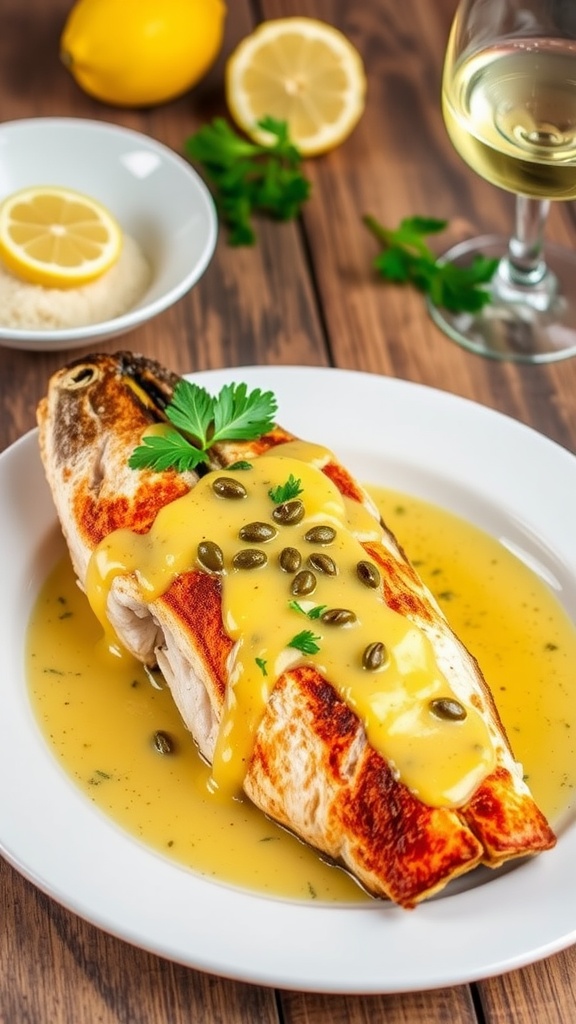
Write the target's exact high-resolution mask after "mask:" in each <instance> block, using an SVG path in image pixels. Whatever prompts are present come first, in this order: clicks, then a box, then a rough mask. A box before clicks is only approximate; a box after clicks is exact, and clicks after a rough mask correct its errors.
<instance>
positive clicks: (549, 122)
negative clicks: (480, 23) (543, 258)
mask: <svg viewBox="0 0 576 1024" xmlns="http://www.w3.org/2000/svg"><path fill="white" fill-rule="evenodd" d="M452 45H453V44H452V41H451V43H450V44H449V48H448V54H447V58H446V64H445V70H444V83H443V96H442V106H443V114H444V120H445V123H446V127H447V130H448V134H449V136H450V138H451V140H452V143H453V145H454V146H455V148H456V149H457V151H458V153H459V154H460V156H461V157H462V158H463V159H464V160H465V161H466V163H468V164H469V165H470V166H471V167H472V168H473V170H475V171H476V173H477V174H479V175H480V176H481V177H482V178H485V179H486V180H487V181H490V182H491V183H492V184H494V185H498V186H500V187H501V188H504V189H507V190H508V191H510V192H515V193H517V194H519V195H522V196H528V197H530V198H534V199H574V198H576V43H574V42H570V41H566V40H562V39H558V40H556V39H530V38H527V39H522V40H516V41H514V42H512V41H510V42H506V43H502V44H501V45H499V46H494V47H490V48H488V49H485V50H482V51H480V52H479V53H476V54H474V55H473V56H471V57H469V58H468V59H466V58H464V59H463V60H462V61H461V62H460V63H459V64H456V66H454V63H453V59H452V56H451V46H452Z"/></svg>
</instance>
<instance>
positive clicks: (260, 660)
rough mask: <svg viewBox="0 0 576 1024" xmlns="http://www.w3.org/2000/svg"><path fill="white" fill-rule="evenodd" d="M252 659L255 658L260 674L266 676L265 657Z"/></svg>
mask: <svg viewBox="0 0 576 1024" xmlns="http://www.w3.org/2000/svg"><path fill="white" fill-rule="evenodd" d="M254 660H255V662H256V664H257V665H258V668H259V669H260V671H261V673H262V675H263V676H267V675H268V669H267V667H266V666H267V661H266V659H265V658H255V659H254Z"/></svg>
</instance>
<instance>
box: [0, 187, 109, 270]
mask: <svg viewBox="0 0 576 1024" xmlns="http://www.w3.org/2000/svg"><path fill="white" fill-rule="evenodd" d="M121 248H122V231H121V229H120V227H119V225H118V224H117V222H116V220H115V219H114V217H113V216H112V215H111V214H110V213H109V212H108V210H106V209H105V208H104V207H103V206H102V205H101V204H100V203H98V202H97V201H96V200H95V199H92V198H90V197H89V196H85V195H83V194H82V193H80V192H76V191H74V190H73V189H69V188H59V187H56V186H37V187H33V188H25V189H21V190H20V191H19V192H14V193H13V194H12V195H10V196H7V198H6V199H4V200H3V202H2V203H1V204H0V258H1V259H2V260H3V262H4V264H5V265H6V267H7V268H8V270H11V271H12V272H13V273H14V274H16V276H17V277H20V278H22V279H23V280H24V281H29V282H31V283H32V284H40V285H44V286H46V287H52V288H77V287H79V286H80V285H83V284H87V283H88V282H89V281H94V280H95V279H96V278H97V277H101V275H102V274H104V272H105V271H106V270H108V269H109V268H110V267H111V266H112V264H113V263H115V262H116V260H117V259H118V256H119V255H120V250H121Z"/></svg>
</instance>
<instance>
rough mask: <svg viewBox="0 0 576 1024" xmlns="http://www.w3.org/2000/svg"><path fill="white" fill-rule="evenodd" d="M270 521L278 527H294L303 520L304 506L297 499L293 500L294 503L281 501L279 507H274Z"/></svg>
mask: <svg viewBox="0 0 576 1024" xmlns="http://www.w3.org/2000/svg"><path fill="white" fill-rule="evenodd" d="M272 519H273V520H274V522H275V523H279V525H280V526H295V524H296V523H299V522H301V521H302V519H304V505H303V504H302V502H301V501H300V499H299V498H295V499H294V501H283V502H282V504H281V505H276V508H275V509H274V511H273V512H272Z"/></svg>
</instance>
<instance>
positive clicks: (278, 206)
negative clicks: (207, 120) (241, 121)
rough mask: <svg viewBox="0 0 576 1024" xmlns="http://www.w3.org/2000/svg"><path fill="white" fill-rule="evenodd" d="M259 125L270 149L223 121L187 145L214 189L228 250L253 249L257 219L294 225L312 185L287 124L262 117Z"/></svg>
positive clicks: (186, 147)
mask: <svg viewBox="0 0 576 1024" xmlns="http://www.w3.org/2000/svg"><path fill="white" fill-rule="evenodd" d="M257 125H258V127H259V128H261V129H262V130H263V131H265V132H267V133H268V136H269V138H270V141H269V142H268V143H267V144H266V145H263V144H259V143H256V142H252V141H249V140H248V139H244V138H243V137H242V136H240V135H238V134H237V133H236V132H235V131H234V130H233V129H232V128H231V127H230V125H229V124H228V122H227V121H225V120H224V118H221V117H216V118H214V120H213V121H212V122H211V124H207V125H204V126H203V127H202V128H200V130H199V131H197V132H196V133H195V134H194V135H192V136H191V137H190V138H189V139H187V140H186V142H185V144H184V147H185V152H186V154H187V156H188V157H189V158H190V159H191V160H195V161H196V162H197V163H199V164H200V165H201V166H202V169H203V171H204V173H205V175H206V177H207V178H208V179H209V181H210V182H211V183H212V186H213V191H214V199H215V202H216V207H217V210H218V214H219V216H220V219H221V220H222V221H223V223H224V224H226V226H227V227H228V231H229V235H228V241H229V243H230V245H253V244H254V242H255V240H256V235H255V232H254V228H253V226H252V217H253V214H255V213H263V214H266V215H268V216H269V217H273V218H274V219H275V220H292V219H293V218H295V217H297V216H298V214H299V213H300V209H301V207H302V204H303V203H304V202H305V201H306V200H307V199H308V198H309V195H310V189H311V186H310V182H309V181H308V179H307V178H305V177H304V175H303V174H302V172H301V170H300V167H301V163H302V157H301V155H300V153H299V151H298V149H297V148H296V146H295V145H294V144H293V143H292V142H291V141H290V138H289V135H288V126H287V124H286V122H285V121H278V120H276V119H275V118H273V117H263V118H262V119H261V120H260V121H258V122H257Z"/></svg>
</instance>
